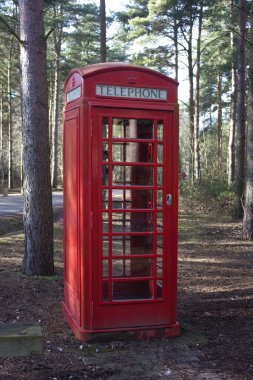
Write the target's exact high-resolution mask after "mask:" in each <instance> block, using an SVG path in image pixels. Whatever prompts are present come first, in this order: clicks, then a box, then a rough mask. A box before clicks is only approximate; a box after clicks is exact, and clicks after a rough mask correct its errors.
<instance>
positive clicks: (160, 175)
mask: <svg viewBox="0 0 253 380" xmlns="http://www.w3.org/2000/svg"><path fill="white" fill-rule="evenodd" d="M157 185H158V186H162V185H163V168H161V167H158V168H157Z"/></svg>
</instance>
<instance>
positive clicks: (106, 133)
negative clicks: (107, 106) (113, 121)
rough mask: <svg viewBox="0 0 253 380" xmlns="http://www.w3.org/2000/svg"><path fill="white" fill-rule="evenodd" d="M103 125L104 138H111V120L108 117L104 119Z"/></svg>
mask: <svg viewBox="0 0 253 380" xmlns="http://www.w3.org/2000/svg"><path fill="white" fill-rule="evenodd" d="M102 125H103V128H102V138H103V139H108V137H109V119H108V117H103V121H102Z"/></svg>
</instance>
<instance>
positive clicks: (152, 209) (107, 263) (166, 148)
mask: <svg viewBox="0 0 253 380" xmlns="http://www.w3.org/2000/svg"><path fill="white" fill-rule="evenodd" d="M177 177H178V104H177V82H175V81H174V80H173V79H171V78H168V77H166V76H165V75H163V74H161V73H158V72H156V71H153V70H150V69H147V68H144V67H139V66H135V65H129V64H116V63H115V64H114V63H105V64H96V65H91V66H88V67H85V68H82V69H74V70H72V71H71V72H70V74H69V76H68V78H67V80H66V83H65V111H64V259H65V273H64V302H63V310H64V315H65V317H66V319H67V321H68V323H69V325H70V327H71V329H72V330H73V332H74V334H75V335H76V337H78V338H79V339H81V340H82V341H86V340H89V339H91V338H93V337H94V336H96V335H97V334H108V333H114V334H115V333H117V332H119V333H122V332H125V333H126V334H130V335H134V336H136V337H137V338H146V337H156V336H176V335H178V333H179V324H178V323H177V321H176V298H177V209H178V200H177V188H178V182H177V181H178V179H177Z"/></svg>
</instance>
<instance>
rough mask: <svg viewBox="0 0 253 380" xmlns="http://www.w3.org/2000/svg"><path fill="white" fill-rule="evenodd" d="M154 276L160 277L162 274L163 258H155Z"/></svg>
mask: <svg viewBox="0 0 253 380" xmlns="http://www.w3.org/2000/svg"><path fill="white" fill-rule="evenodd" d="M156 276H157V277H162V276H163V259H162V257H158V258H157V264H156Z"/></svg>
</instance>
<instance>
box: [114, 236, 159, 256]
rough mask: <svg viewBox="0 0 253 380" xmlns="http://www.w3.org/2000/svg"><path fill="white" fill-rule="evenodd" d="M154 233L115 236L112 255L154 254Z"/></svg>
mask: <svg viewBox="0 0 253 380" xmlns="http://www.w3.org/2000/svg"><path fill="white" fill-rule="evenodd" d="M153 247H154V237H153V235H146V236H144V235H140V236H138V235H134V236H130V235H129V236H113V237H112V255H113V256H125V255H153V254H154V248H153Z"/></svg>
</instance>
